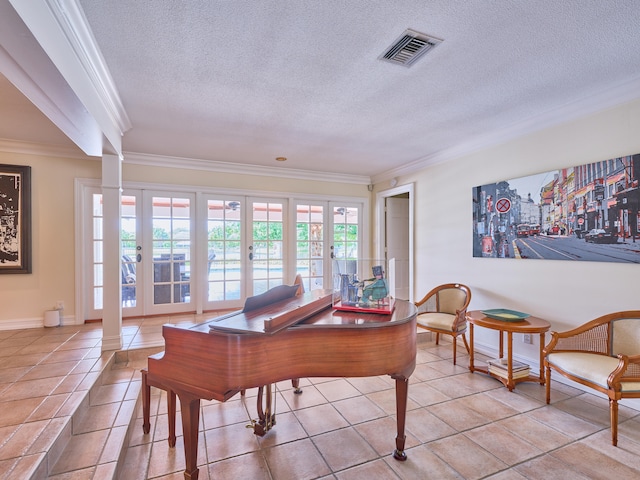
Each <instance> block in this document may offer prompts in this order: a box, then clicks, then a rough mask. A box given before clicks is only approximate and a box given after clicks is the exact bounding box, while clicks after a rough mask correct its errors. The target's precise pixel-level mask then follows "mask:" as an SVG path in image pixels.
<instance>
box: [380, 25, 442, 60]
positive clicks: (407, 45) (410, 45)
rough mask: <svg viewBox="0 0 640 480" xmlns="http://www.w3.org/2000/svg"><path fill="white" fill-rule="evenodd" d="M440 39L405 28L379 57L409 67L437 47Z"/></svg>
mask: <svg viewBox="0 0 640 480" xmlns="http://www.w3.org/2000/svg"><path fill="white" fill-rule="evenodd" d="M440 43H442V40H441V39H439V38H435V37H430V36H429V35H426V34H424V33H420V32H416V31H415V30H411V29H407V30H406V31H405V32H404V33H403V34H402V35H400V38H398V39H397V40H396V41H395V42H394V43H393V45H391V46H390V47H389V48H388V49H387V50H386V51H385V52H384V53H383V54H382V55H380V57H378V58H379V59H380V60H384V61H385V62H391V63H396V64H399V65H404V66H405V67H410V66H411V65H413V64H414V63H415V62H417V61H418V59H419V58H420V57H422V56H423V55H424V54H425V53H427V52H428V51H430V50H432V49H434V48H435V47H437V46H438V45H439V44H440Z"/></svg>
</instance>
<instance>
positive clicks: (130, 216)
mask: <svg viewBox="0 0 640 480" xmlns="http://www.w3.org/2000/svg"><path fill="white" fill-rule="evenodd" d="M120 205H121V207H120V209H121V210H120V211H121V214H120V215H121V218H122V220H121V223H120V232H121V233H120V243H121V246H122V263H121V266H120V267H121V271H122V309H123V312H122V314H123V315H131V314H133V313H137V312H134V311H133V310H129V309H133V308H135V307H136V306H138V301H137V294H138V293H139V289H138V288H137V286H138V275H137V273H138V271H137V270H138V255H139V248H138V246H139V245H140V243H139V238H138V215H137V197H136V195H125V194H123V195H122V200H121V204H120ZM125 309H127V310H125Z"/></svg>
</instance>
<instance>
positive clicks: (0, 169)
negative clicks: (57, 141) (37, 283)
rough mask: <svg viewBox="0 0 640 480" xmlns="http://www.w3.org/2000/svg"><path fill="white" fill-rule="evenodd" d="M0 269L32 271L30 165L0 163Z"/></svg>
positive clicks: (10, 272) (2, 271)
mask: <svg viewBox="0 0 640 480" xmlns="http://www.w3.org/2000/svg"><path fill="white" fill-rule="evenodd" d="M2 273H8V274H13V273H31V167H27V166H20V165H0V274H2Z"/></svg>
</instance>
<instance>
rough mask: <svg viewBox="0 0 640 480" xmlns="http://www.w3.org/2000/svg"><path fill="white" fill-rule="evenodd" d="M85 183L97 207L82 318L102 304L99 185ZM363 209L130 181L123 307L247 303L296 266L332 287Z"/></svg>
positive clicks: (87, 225) (97, 313)
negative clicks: (176, 189)
mask: <svg viewBox="0 0 640 480" xmlns="http://www.w3.org/2000/svg"><path fill="white" fill-rule="evenodd" d="M84 192H85V193H84V195H85V196H84V198H85V199H87V201H88V202H90V204H91V206H92V208H91V210H89V209H85V212H86V214H85V215H83V216H82V218H83V224H84V226H83V231H84V232H86V233H85V237H84V238H85V241H86V242H87V243H86V248H85V249H84V250H85V252H86V256H85V257H84V258H85V262H86V263H83V271H84V272H85V273H84V275H85V278H87V279H88V280H89V281H88V282H87V283H86V284H85V285H86V288H85V290H84V292H83V298H84V299H85V300H84V302H85V305H86V307H85V319H97V318H100V317H101V315H102V309H103V306H104V280H103V270H104V269H103V261H104V259H103V251H104V238H103V221H104V219H103V204H102V194H101V193H100V189H99V187H90V188H87V189H85V190H84ZM196 200H197V202H202V203H198V205H196ZM361 215H362V204H361V203H358V202H350V203H345V202H339V203H338V202H336V203H332V202H329V201H309V200H296V199H284V198H274V199H272V198H258V197H255V198H252V197H246V196H242V195H233V194H232V195H224V194H223V195H214V194H207V195H202V196H200V197H197V196H196V195H195V194H193V193H186V192H185V193H180V192H177V193H176V192H168V191H151V190H141V189H125V190H123V193H122V200H121V238H120V241H121V248H122V257H121V272H122V276H121V294H122V313H123V316H124V317H131V316H138V315H153V314H167V313H178V312H188V311H189V312H191V311H212V310H216V309H234V308H241V307H242V304H243V302H244V300H245V298H247V297H248V296H252V295H257V294H260V293H263V292H265V291H267V290H268V289H270V288H273V287H274V286H277V285H282V284H283V283H287V282H292V281H293V279H294V277H295V275H297V274H299V275H300V276H301V277H302V279H303V283H304V288H305V291H311V290H315V289H321V288H332V284H331V282H332V268H333V265H332V264H333V263H334V262H335V261H336V260H354V261H357V260H358V258H359V255H360V248H361V239H360V238H359V237H360V235H361V228H360V222H361V220H362V219H361ZM198 225H201V226H202V228H200V227H198ZM200 232H201V233H200Z"/></svg>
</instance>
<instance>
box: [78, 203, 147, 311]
mask: <svg viewBox="0 0 640 480" xmlns="http://www.w3.org/2000/svg"><path fill="white" fill-rule="evenodd" d="M136 205H137V202H136V195H135V194H132V195H122V200H121V212H122V213H121V215H122V222H121V230H120V242H121V245H122V258H121V264H120V270H121V273H122V274H121V277H120V278H121V287H120V288H121V289H122V314H123V316H131V315H139V314H140V312H141V311H142V310H141V308H140V304H139V302H138V300H137V295H138V293H139V290H138V288H137V287H138V277H137V275H136V273H137V255H136V253H137V246H138V224H137V217H138V215H137V207H136ZM91 215H92V221H91V243H92V248H91V253H92V266H93V268H92V273H93V274H92V280H93V285H92V287H91V292H92V293H91V301H90V304H89V305H90V307H89V308H88V317H87V318H99V317H100V316H101V315H102V308H103V305H104V277H103V274H104V268H103V264H104V257H103V255H104V238H103V225H104V223H103V222H104V218H103V203H102V193H96V192H94V193H92V194H91Z"/></svg>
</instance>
